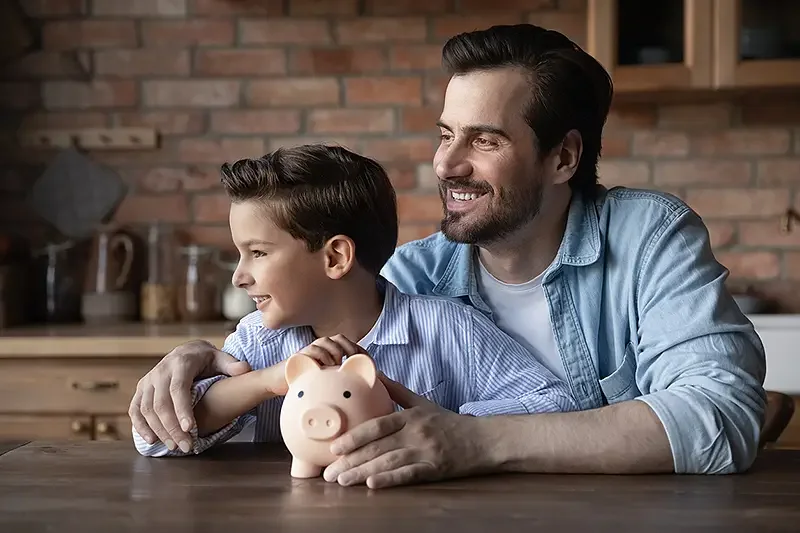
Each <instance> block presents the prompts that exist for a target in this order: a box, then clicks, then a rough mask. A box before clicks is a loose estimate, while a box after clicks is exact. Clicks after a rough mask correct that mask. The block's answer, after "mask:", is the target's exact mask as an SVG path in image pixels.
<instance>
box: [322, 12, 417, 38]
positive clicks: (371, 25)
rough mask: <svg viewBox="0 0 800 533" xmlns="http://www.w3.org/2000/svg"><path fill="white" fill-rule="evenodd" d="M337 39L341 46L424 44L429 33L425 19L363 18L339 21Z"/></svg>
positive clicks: (336, 30)
mask: <svg viewBox="0 0 800 533" xmlns="http://www.w3.org/2000/svg"><path fill="white" fill-rule="evenodd" d="M335 32H336V38H337V41H338V42H339V43H341V44H356V43H386V42H399V41H416V42H422V41H424V40H425V37H426V35H427V33H428V30H427V27H426V23H425V19H424V18H410V17H362V18H356V19H349V20H339V21H337V23H336V29H335Z"/></svg>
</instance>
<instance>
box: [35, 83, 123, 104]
mask: <svg viewBox="0 0 800 533" xmlns="http://www.w3.org/2000/svg"><path fill="white" fill-rule="evenodd" d="M42 95H43V98H44V104H45V107H47V108H48V109H70V108H76V109H89V108H94V107H129V106H134V105H136V104H137V103H138V100H139V99H138V96H139V95H138V91H137V88H136V84H135V83H134V82H132V81H93V82H78V81H51V82H46V83H44V84H43V86H42Z"/></svg>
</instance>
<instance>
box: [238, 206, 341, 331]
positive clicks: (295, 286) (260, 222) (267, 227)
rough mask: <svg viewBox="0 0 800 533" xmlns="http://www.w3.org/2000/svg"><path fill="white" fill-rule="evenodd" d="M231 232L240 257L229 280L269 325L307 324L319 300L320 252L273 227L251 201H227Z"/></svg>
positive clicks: (321, 294) (266, 210) (322, 271)
mask: <svg viewBox="0 0 800 533" xmlns="http://www.w3.org/2000/svg"><path fill="white" fill-rule="evenodd" d="M230 226H231V236H232V237H233V242H234V244H235V245H236V248H237V249H238V250H239V254H240V259H239V264H238V266H237V267H236V270H235V271H234V273H233V278H232V280H231V281H232V283H233V284H234V285H235V286H236V287H239V288H243V289H245V290H247V293H248V294H249V295H250V296H251V297H252V298H253V299H254V300H255V301H256V304H257V306H258V310H259V311H261V317H262V321H263V323H264V326H266V327H268V328H270V329H278V328H281V327H290V326H300V325H308V324H311V323H313V320H314V315H315V314H316V313H315V310H316V309H317V308H318V306H317V305H315V304H316V302H320V298H324V292H323V290H322V289H323V284H324V283H325V281H327V280H328V279H329V278H328V277H327V276H326V274H325V268H324V254H323V253H321V252H316V253H311V252H309V251H308V248H306V244H305V243H304V242H303V241H301V240H298V239H295V238H294V237H292V236H291V235H289V233H287V232H286V231H284V230H282V229H280V228H278V227H277V226H276V225H275V224H274V223H273V222H272V221H271V220H270V217H269V208H266V207H264V205H263V204H262V203H259V202H256V201H245V202H242V203H233V204H231V210H230Z"/></svg>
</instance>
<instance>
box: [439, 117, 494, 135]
mask: <svg viewBox="0 0 800 533" xmlns="http://www.w3.org/2000/svg"><path fill="white" fill-rule="evenodd" d="M436 125H437V126H439V127H440V128H444V129H446V130H448V131H453V128H451V127H450V126H448V125H447V124H445V123H444V122H442V121H441V120H437V121H436ZM461 130H462V131H463V132H464V133H489V134H492V135H500V136H501V137H505V138H506V139H508V138H509V136H508V133H506V131H505V130H503V129H501V128H498V127H496V126H491V125H489V124H470V125H469V126H465V127H463V128H461Z"/></svg>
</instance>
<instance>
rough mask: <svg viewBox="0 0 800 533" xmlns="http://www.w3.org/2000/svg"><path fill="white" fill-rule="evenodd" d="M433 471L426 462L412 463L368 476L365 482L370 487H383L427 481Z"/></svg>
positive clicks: (433, 474)
mask: <svg viewBox="0 0 800 533" xmlns="http://www.w3.org/2000/svg"><path fill="white" fill-rule="evenodd" d="M435 473H436V472H435V470H434V469H433V466H431V465H430V464H428V463H413V464H409V465H404V466H401V467H400V468H396V469H394V470H390V471H388V472H381V473H379V474H375V475H372V476H369V477H368V478H367V482H366V483H367V487H369V488H370V489H385V488H388V487H396V486H398V485H409V484H412V483H422V482H423V481H429V480H431V479H433V478H434V476H435Z"/></svg>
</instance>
